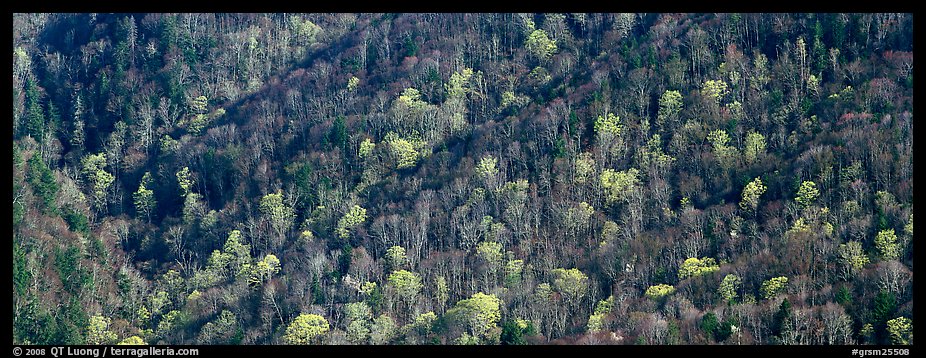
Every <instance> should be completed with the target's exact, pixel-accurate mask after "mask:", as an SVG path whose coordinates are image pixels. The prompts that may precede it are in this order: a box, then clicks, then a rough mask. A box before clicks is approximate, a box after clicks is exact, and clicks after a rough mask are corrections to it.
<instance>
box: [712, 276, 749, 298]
mask: <svg viewBox="0 0 926 358" xmlns="http://www.w3.org/2000/svg"><path fill="white" fill-rule="evenodd" d="M742 284H743V280H742V279H740V277H739V276H737V275H734V274H732V273H731V274H728V275H726V276H724V278H723V281H720V287H718V288H717V293H719V294H720V298H722V299H723V300H724V301H725V302H728V303H733V301H735V300H736V298H737V297H739V288H740V285H742Z"/></svg>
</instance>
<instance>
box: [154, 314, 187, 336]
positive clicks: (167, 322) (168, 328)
mask: <svg viewBox="0 0 926 358" xmlns="http://www.w3.org/2000/svg"><path fill="white" fill-rule="evenodd" d="M186 320H187V316H186V314H184V313H183V312H180V311H177V310H173V311H170V312H167V314H165V315H164V317H163V318H161V322H159V323H158V329H157V334H158V336H161V337H164V336H166V335H169V334H171V333H173V332H175V331H177V330H178V329H179V328H180V327H182V326H183V325H185V324H186Z"/></svg>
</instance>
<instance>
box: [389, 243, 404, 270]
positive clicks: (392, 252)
mask: <svg viewBox="0 0 926 358" xmlns="http://www.w3.org/2000/svg"><path fill="white" fill-rule="evenodd" d="M407 261H408V257H407V256H405V248H404V247H402V246H398V245H396V246H393V247H390V248H389V249H387V250H386V262H387V263H388V264H389V267H390V268H391V269H392V270H397V269H401V268H402V267H404V266H405V263H406V262H407Z"/></svg>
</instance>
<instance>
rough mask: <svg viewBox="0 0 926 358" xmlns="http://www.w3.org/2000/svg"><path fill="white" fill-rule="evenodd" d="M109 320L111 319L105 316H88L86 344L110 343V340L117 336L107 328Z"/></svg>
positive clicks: (113, 340)
mask: <svg viewBox="0 0 926 358" xmlns="http://www.w3.org/2000/svg"><path fill="white" fill-rule="evenodd" d="M110 322H112V321H111V320H110V319H109V318H107V317H103V316H93V317H90V322H89V325H88V326H87V344H112V342H115V341H116V339H117V337H116V334H115V333H113V332H112V331H110V330H109V324H110Z"/></svg>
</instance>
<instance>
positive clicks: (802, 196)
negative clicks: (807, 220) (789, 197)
mask: <svg viewBox="0 0 926 358" xmlns="http://www.w3.org/2000/svg"><path fill="white" fill-rule="evenodd" d="M819 196H820V190H818V189H817V184H816V183H814V182H812V181H805V182H802V183H801V187H800V188H799V189H798V190H797V197H796V198H794V200H795V201H797V203H798V204H801V207H804V208H806V207H808V206H810V205H811V204H813V202H814V201H816V200H817V198H818V197H819Z"/></svg>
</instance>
